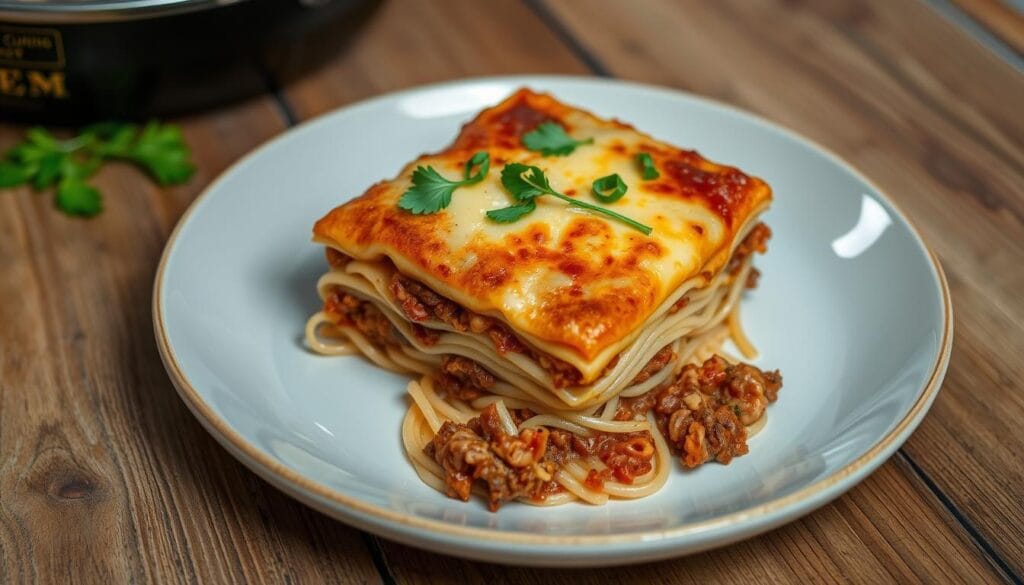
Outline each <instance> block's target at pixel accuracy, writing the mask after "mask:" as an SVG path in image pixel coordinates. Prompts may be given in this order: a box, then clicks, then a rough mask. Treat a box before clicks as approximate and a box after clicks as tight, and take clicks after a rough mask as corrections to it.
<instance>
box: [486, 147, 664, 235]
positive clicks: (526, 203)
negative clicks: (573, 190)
mask: <svg viewBox="0 0 1024 585" xmlns="http://www.w3.org/2000/svg"><path fill="white" fill-rule="evenodd" d="M501 184H502V185H504V186H505V189H506V190H508V192H509V193H511V194H512V197H514V198H515V199H516V200H517V201H518V202H519V203H518V204H516V205H513V206H511V207H505V208H502V209H494V210H491V211H488V212H487V217H489V218H490V219H491V220H492V221H496V222H498V223H511V222H514V221H517V220H518V219H520V218H522V217H523V216H525V215H527V214H529V213H530V212H532V211H533V210H534V209H536V208H537V203H536V199H537V198H538V197H542V196H544V195H551V196H552V197H557V198H558V199H561V200H562V201H565V202H566V203H568V204H569V205H570V206H572V207H579V208H582V209H586V210H588V211H591V212H593V213H597V214H599V215H604V216H607V217H610V218H612V219H614V220H616V221H620V222H622V223H624V224H626V225H628V226H629V227H631V228H633V229H635V230H638V231H640V232H642V233H643V234H644V235H650V234H651V231H652V230H651V228H650V227H649V226H646V225H644V224H642V223H640V222H638V221H636V220H634V219H630V218H628V217H626V216H624V215H621V214H618V213H615V212H614V211H612V210H610V209H607V208H605V207H601V206H599V205H593V204H590V203H587V202H585V201H580V200H578V199H573V198H572V197H569V196H568V195H565V194H563V193H559V192H558V191H556V190H555V189H553V188H552V187H551V183H550V182H548V178H547V176H546V175H545V174H544V171H543V170H541V169H540V167H535V166H532V165H524V164H522V163H510V164H507V165H505V168H503V169H502V170H501Z"/></svg>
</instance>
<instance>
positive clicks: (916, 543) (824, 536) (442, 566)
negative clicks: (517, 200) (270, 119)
mask: <svg viewBox="0 0 1024 585" xmlns="http://www.w3.org/2000/svg"><path fill="white" fill-rule="evenodd" d="M607 4H608V5H581V4H578V3H570V2H566V3H564V5H560V7H559V9H558V11H557V12H558V13H559V14H560V15H561V14H562V13H566V15H567V16H568V15H569V13H572V15H573V16H575V15H576V13H577V12H578V13H590V12H594V13H595V14H594V15H590V16H588V17H586V18H599V19H600V20H599V21H597V22H590V23H589V25H588V26H592V27H593V28H592V30H591V31H590V34H589V35H588V36H586V37H582V35H581V38H585V39H586V40H587V41H588V43H590V42H592V43H600V44H603V45H604V46H605V49H606V50H607V51H608V52H609V53H614V54H616V55H619V56H620V57H621V56H623V55H625V56H626V57H625V58H627V59H629V60H630V63H631V66H632V67H634V69H633V71H634V74H633V75H632V76H634V77H642V78H643V79H645V80H647V81H653V82H656V83H659V82H660V83H664V84H667V85H675V86H677V87H679V86H682V87H698V86H700V87H711V88H713V89H715V90H716V91H717V94H718V95H724V96H726V97H732V98H735V97H737V96H740V95H742V96H747V95H748V94H758V95H760V93H759V92H760V90H759V88H758V87H757V86H756V85H754V84H753V83H751V84H750V85H748V84H747V81H746V80H743V79H742V78H733V77H730V76H723V75H722V74H721V72H718V71H714V70H715V69H716V68H718V67H719V65H718V61H719V60H720V59H721V57H719V56H716V52H717V51H718V50H719V49H721V48H722V47H720V45H721V44H722V42H721V41H720V40H719V39H708V38H703V39H701V42H700V43H697V42H692V43H691V44H689V45H687V46H686V47H685V48H686V50H687V51H688V52H683V51H682V50H681V49H680V47H678V46H675V45H672V44H669V45H665V46H661V45H658V46H649V45H647V44H645V43H646V41H645V40H644V39H646V37H648V36H657V37H659V38H661V40H663V41H666V42H669V41H675V40H677V39H680V38H686V37H691V36H692V35H693V34H698V33H699V31H696V30H691V29H696V28H698V24H696V23H693V22H691V23H689V24H687V23H685V22H684V23H680V22H678V19H675V20H672V21H671V22H670V23H665V22H658V20H659V19H660V18H663V16H664V15H663V12H665V11H671V10H672V9H671V3H669V2H660V3H654V2H648V3H647V4H649V5H650V6H647V5H645V7H641V8H636V7H635V5H634V4H626V3H615V2H608V3H607ZM612 4H614V5H615V6H612ZM655 5H657V6H660V7H661V8H660V9H659V10H654V7H655ZM462 8H463V10H459V11H446V12H444V13H443V14H441V11H436V10H433V9H432V8H427V7H425V6H424V5H422V4H420V3H416V2H412V1H411V0H392V1H391V2H389V3H387V4H386V6H385V7H382V9H381V11H380V13H379V14H378V15H377V16H376V17H375V20H374V22H372V23H371V25H370V27H369V28H368V29H367V30H366V31H365V32H364V34H362V35H361V36H360V37H359V38H357V39H355V40H354V41H353V45H352V49H351V50H350V51H349V52H348V53H347V54H346V55H344V56H342V57H341V58H339V59H337V60H336V61H335V62H333V63H332V64H331V65H329V66H328V67H327V68H325V69H324V70H323V71H322V72H320V74H318V75H315V76H312V77H310V78H308V79H306V80H305V81H303V82H302V83H299V84H296V85H293V86H291V87H289V88H286V90H285V95H286V96H287V98H288V100H289V101H290V102H291V104H292V106H293V109H294V110H295V111H296V112H297V114H298V116H299V117H300V118H303V119H305V118H308V117H310V116H314V115H318V114H320V113H323V112H325V111H328V110H330V109H333V108H336V107H339V106H341V105H344V104H347V103H350V102H352V101H354V100H357V99H361V98H363V97H366V96H368V95H370V94H375V93H379V92H383V91H391V90H395V89H400V88H403V87H407V86H410V85H414V84H418V83H426V82H431V81H437V80H443V79H449V78H455V77H462V76H467V75H483V74H499V73H515V72H529V71H534V72H537V71H544V72H552V71H554V72H566V73H578V72H581V71H583V70H584V69H583V68H584V64H583V63H582V62H581V61H580V60H579V59H578V58H577V57H575V56H573V55H572V54H571V52H570V51H569V50H568V49H567V48H566V46H565V44H564V43H560V42H559V41H558V39H557V38H556V37H555V35H554V33H553V32H552V31H551V28H550V26H548V25H546V24H545V23H544V22H543V21H541V20H540V19H538V18H537V16H536V14H535V13H532V12H531V11H527V10H525V9H524V8H523V7H522V6H520V5H516V4H512V3H508V2H502V3H488V4H487V5H486V6H476V5H473V4H467V5H463V6H462ZM690 8H691V9H693V10H698V11H700V10H711V9H710V8H703V7H702V5H693V6H691V7H690ZM491 11H494V12H496V13H497V14H498V18H494V19H492V18H488V17H487V14H486V13H487V12H491ZM602 13H603V14H604V15H603V16H602ZM609 14H610V15H611V16H608V15H609ZM757 17H759V15H757V16H751V17H750V20H751V22H756V18H757ZM566 20H567V22H570V21H569V19H568V18H567V19H566ZM585 21H586V19H585V18H583V17H581V18H579V19H578V20H577V21H575V22H573V23H572V24H573V25H574V26H573V30H574V31H575V32H576V34H580V33H579V31H576V25H579V24H580V23H581V22H585ZM423 22H425V23H426V24H424V25H423V26H417V25H414V24H410V23H423ZM649 27H653V30H654V32H653V33H652V32H648V31H649ZM396 31H401V32H396ZM508 31H516V33H517V34H509V33H508ZM612 31H614V32H612ZM492 47H495V48H500V50H497V49H492ZM649 51H658V53H657V54H651V53H649ZM680 55H689V58H688V59H683V60H681V61H684V62H686V63H689V62H690V61H691V60H692V61H693V63H691V67H690V68H688V69H687V70H686V75H685V76H677V75H676V74H675V73H673V71H677V70H678V66H677V63H676V62H677V61H680V59H679V56H680ZM665 62H669V63H672V66H671V67H670V66H666V65H665ZM709 64H714V65H709ZM674 68H675V69H674ZM616 73H621V74H623V75H624V76H627V77H629V76H630V75H629V67H621V68H616ZM766 73H767V72H766ZM794 91H795V90H794ZM765 95H767V94H765ZM732 101H739V102H740V103H741V104H742V103H744V102H745V101H746V98H745V97H744V99H741V100H736V99H733V100H732ZM815 113H816V112H815ZM805 122H807V123H808V124H811V123H817V125H816V126H815V127H816V128H817V129H818V132H817V133H818V134H822V135H824V134H825V130H827V128H828V123H829V117H828V116H827V115H822V116H821V117H820V118H816V117H811V118H809V119H808V120H806V121H805ZM865 139H867V138H865ZM894 494H898V499H897V498H894V497H893V496H894ZM895 501H898V502H899V503H900V505H898V506H897V505H894V503H893V502H895ZM918 534H920V535H925V536H923V537H921V538H917V537H916V535H918ZM381 548H382V550H383V551H384V556H385V558H386V560H387V562H388V566H389V568H390V570H391V571H392V573H393V574H394V576H395V578H396V580H397V581H399V582H430V581H433V580H439V581H445V580H451V581H460V582H461V581H465V582H484V581H486V582H491V581H495V582H514V581H517V580H522V581H525V582H539V581H541V580H543V581H544V582H545V583H558V582H612V581H616V580H619V579H622V580H627V579H633V580H635V581H637V582H647V581H654V580H657V581H661V582H676V581H674V580H673V579H674V578H673V577H671V575H678V576H679V580H680V581H681V580H682V579H683V578H686V577H692V578H695V579H696V578H708V577H713V578H714V579H715V580H719V579H721V578H722V576H723V575H728V576H730V577H740V578H744V579H748V580H751V579H752V580H755V581H765V582H768V581H773V582H780V581H783V582H785V581H793V580H800V579H803V578H807V579H808V580H811V577H810V576H813V578H815V579H820V580H841V579H844V578H851V577H849V576H854V575H856V576H859V577H862V578H863V580H867V581H879V580H882V581H888V580H896V579H907V578H917V579H921V580H925V579H930V580H949V579H952V578H959V579H960V580H969V581H979V580H986V579H992V578H993V576H994V575H995V573H994V572H992V569H991V567H989V566H988V565H987V562H986V560H985V559H984V557H983V555H982V554H981V552H980V551H979V550H978V549H977V548H976V547H975V546H974V545H973V543H972V542H971V540H970V538H969V535H967V534H966V533H965V532H964V530H963V528H962V527H961V526H960V525H959V524H958V523H957V522H956V521H955V520H954V519H953V518H952V517H950V516H949V515H948V514H947V513H946V512H945V510H944V509H943V508H942V506H941V503H940V502H939V501H938V500H937V499H936V498H935V497H934V496H933V495H932V494H930V493H929V492H928V490H927V489H923V488H922V486H921V485H920V482H919V480H918V479H917V478H916V476H914V475H913V474H912V473H910V472H909V471H908V468H907V466H906V465H905V464H902V463H899V462H889V463H888V464H886V465H885V466H884V467H883V468H882V470H881V471H879V472H878V473H877V474H875V475H874V476H872V478H871V479H869V480H868V482H866V483H865V484H864V485H862V486H860V487H858V488H856V489H855V490H854V491H853V492H852V493H851V494H850V495H849V496H846V497H844V498H843V499H840V500H839V501H838V502H837V503H835V504H832V505H829V506H827V507H826V508H824V509H823V510H822V511H820V512H818V513H816V514H814V515H812V516H811V517H809V518H807V519H804V520H802V521H800V522H798V523H795V524H793V525H791V526H789V527H786V528H784V529H782V530H780V531H777V532H773V533H771V534H769V535H767V536H764V537H761V538H759V539H756V540H753V541H750V542H747V543H741V544H738V545H735V546H733V547H730V548H728V549H725V550H722V551H717V552H711V553H707V554H705V555H700V556H698V557H694V558H692V559H682V560H677V561H668V562H665V563H659V564H655V565H650V566H645V567H632V568H622V569H613V570H601V571H594V572H581V571H554V572H553V571H530V570H525V569H515V570H513V569H508V568H498V567H497V566H495V565H488V564H483V563H473V562H467V561H461V560H458V559H454V558H449V557H444V556H439V555H434V554H431V553H426V552H422V551H417V550H413V549H410V548H408V547H404V546H401V545H397V544H394V543H390V542H386V541H381ZM737 558H741V559H744V560H745V561H746V560H749V561H750V562H749V563H748V562H736V559H737ZM750 567H753V568H750Z"/></svg>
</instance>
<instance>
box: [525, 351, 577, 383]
mask: <svg viewBox="0 0 1024 585" xmlns="http://www.w3.org/2000/svg"><path fill="white" fill-rule="evenodd" d="M534 358H535V359H536V360H537V363H538V364H539V365H540V367H542V368H544V370H545V371H546V372H547V373H549V374H551V383H552V384H553V385H554V387H555V388H569V387H570V386H579V385H580V383H581V382H583V374H581V373H580V371H579V370H577V369H576V366H573V365H572V364H570V363H568V362H563V361H562V360H560V359H558V358H556V357H552V356H549V355H547V354H543V353H535V355H534Z"/></svg>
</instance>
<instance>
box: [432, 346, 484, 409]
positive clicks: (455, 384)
mask: <svg viewBox="0 0 1024 585" xmlns="http://www.w3.org/2000/svg"><path fill="white" fill-rule="evenodd" d="M494 382H495V379H494V374H492V373H490V372H488V371H487V370H486V369H484V367H483V366H481V365H480V364H478V363H476V362H475V361H473V360H471V359H469V358H464V357H461V356H454V355H446V356H444V357H443V358H441V369H440V372H439V373H438V375H437V383H438V386H440V387H441V388H442V389H443V390H444V391H445V392H447V393H448V394H449V395H451V396H454V397H455V398H458V399H460V400H474V399H476V398H479V397H480V396H481V395H482V394H483V391H484V390H488V389H489V388H490V387H491V386H494Z"/></svg>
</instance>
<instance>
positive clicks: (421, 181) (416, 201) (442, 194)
mask: <svg viewBox="0 0 1024 585" xmlns="http://www.w3.org/2000/svg"><path fill="white" fill-rule="evenodd" d="M490 168H491V156H490V155H489V154H488V153H487V152H486V151H483V150H481V151H480V152H478V153H476V154H474V155H473V156H472V157H471V158H470V159H469V160H468V161H466V167H465V168H464V169H463V171H462V180H461V181H450V180H448V179H446V178H444V177H442V176H441V173H438V172H437V171H436V170H435V169H434V167H423V166H419V167H416V170H415V171H413V172H412V187H409V190H408V191H406V192H405V193H403V194H402V197H401V199H399V200H398V206H399V207H401V208H402V209H404V210H406V211H409V212H411V213H415V214H419V215H422V214H427V213H437V212H438V211H441V210H442V209H444V208H445V207H448V206H449V205H450V204H451V202H452V193H453V192H454V191H455V190H456V189H458V188H459V187H462V186H464V185H472V184H474V183H479V182H480V181H483V180H484V177H486V176H487V171H488V170H490ZM473 169H477V171H476V173H474V172H473Z"/></svg>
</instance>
